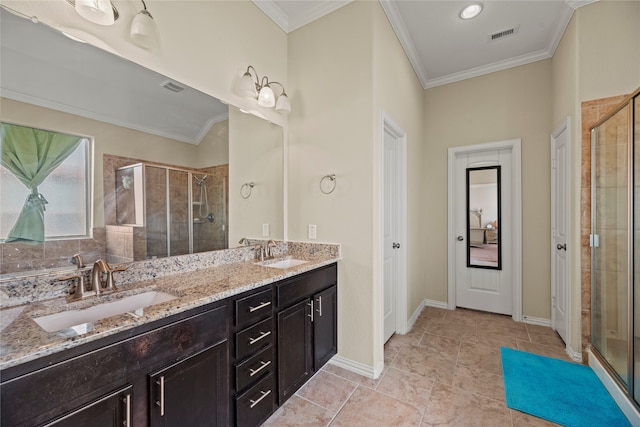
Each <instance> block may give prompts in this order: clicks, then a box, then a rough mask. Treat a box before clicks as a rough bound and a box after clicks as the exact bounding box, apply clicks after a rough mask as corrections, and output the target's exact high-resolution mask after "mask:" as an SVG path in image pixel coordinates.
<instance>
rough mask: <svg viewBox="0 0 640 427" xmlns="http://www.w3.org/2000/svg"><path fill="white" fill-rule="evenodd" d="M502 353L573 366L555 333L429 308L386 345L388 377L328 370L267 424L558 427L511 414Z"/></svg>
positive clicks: (477, 314) (506, 318) (475, 314)
mask: <svg viewBox="0 0 640 427" xmlns="http://www.w3.org/2000/svg"><path fill="white" fill-rule="evenodd" d="M501 346H505V347H509V348H516V349H519V350H522V351H529V352H531V353H536V354H541V355H544V356H550V357H556V358H560V359H564V360H570V359H569V356H568V355H567V354H566V352H565V346H564V343H563V342H562V340H560V339H559V337H558V335H557V334H556V333H555V332H554V331H553V330H552V329H551V328H548V327H544V326H540V325H529V324H524V323H517V322H514V321H513V320H512V319H511V318H510V317H509V316H503V315H496V314H490V313H482V312H478V311H474V310H466V309H457V310H455V311H448V310H443V309H437V308H433V307H426V308H425V309H424V310H423V311H422V313H421V314H420V315H419V316H418V319H417V320H416V322H415V324H414V327H413V329H412V330H411V331H410V332H409V333H408V334H406V335H394V336H393V337H392V338H391V339H390V340H389V341H388V342H387V344H385V347H384V357H385V368H384V370H383V372H382V375H381V376H380V378H378V379H376V380H373V379H371V378H367V377H365V376H362V375H359V374H356V373H354V372H351V371H348V370H346V369H343V368H340V367H338V366H336V365H332V364H327V365H325V366H324V367H323V368H322V370H321V371H320V372H319V373H317V374H316V375H314V377H313V378H312V379H311V380H310V381H309V382H308V383H307V384H306V385H305V386H304V387H302V388H301V389H300V390H298V392H297V393H296V395H294V396H292V397H291V399H289V400H288V401H287V402H286V403H285V405H284V406H283V407H282V408H281V409H279V410H278V411H277V412H276V413H275V414H274V415H273V416H272V417H271V418H269V420H267V422H266V423H265V425H266V426H269V427H272V426H278V427H280V426H285V427H286V426H305V425H307V426H313V427H327V426H331V427H333V426H349V427H352V426H353V427H359V426H367V427H369V426H374V427H387V426H405V425H406V426H414V427H417V426H422V427H432V426H439V427H443V426H452V427H467V426H470V427H473V426H482V427H485V426H491V427H502V426H505V427H553V426H555V424H553V423H550V422H548V421H545V420H542V419H540V418H536V417H534V416H531V415H528V414H524V413H521V412H519V411H515V410H511V409H508V408H507V407H506V404H505V398H504V382H503V380H502V363H501V361H500V347H501ZM327 423H328V424H327Z"/></svg>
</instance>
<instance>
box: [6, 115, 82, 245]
mask: <svg viewBox="0 0 640 427" xmlns="http://www.w3.org/2000/svg"><path fill="white" fill-rule="evenodd" d="M0 126H2V138H1V139H2V141H1V142H2V159H1V160H2V161H1V162H0V163H1V165H0V200H1V201H2V203H1V208H0V240H6V241H23V242H40V241H43V240H45V239H46V240H55V239H59V238H68V237H86V236H89V235H90V230H89V224H90V216H89V203H88V201H89V200H91V197H90V191H91V189H90V185H89V183H90V182H91V180H90V176H91V169H90V165H91V162H90V161H89V159H90V150H91V140H90V139H89V138H86V137H83V136H78V135H69V134H63V133H59V132H53V131H47V130H42V129H36V128H31V127H25V126H18V125H13V124H9V123H1V124H0ZM36 208H37V209H36ZM34 218H35V219H38V218H39V220H38V221H35V220H34ZM42 227H43V228H44V230H38V228H42Z"/></svg>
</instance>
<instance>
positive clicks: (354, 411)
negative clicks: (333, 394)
mask: <svg viewBox="0 0 640 427" xmlns="http://www.w3.org/2000/svg"><path fill="white" fill-rule="evenodd" d="M421 417H422V413H421V412H420V411H419V410H418V409H416V408H415V407H414V406H412V405H410V404H408V403H405V402H401V401H399V400H397V399H394V398H393V397H389V396H387V395H384V394H382V393H379V392H377V391H375V390H371V389H369V388H366V387H358V389H357V390H356V391H355V392H354V393H353V396H352V397H351V398H350V399H349V401H348V402H347V403H346V404H345V405H344V407H343V408H342V409H341V410H340V412H339V413H338V415H336V417H335V419H334V420H333V422H332V423H331V426H332V427H339V426H345V427H354V426H394V427H395V426H406V427H416V426H419V425H420V419H421Z"/></svg>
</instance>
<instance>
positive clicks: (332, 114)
mask: <svg viewBox="0 0 640 427" xmlns="http://www.w3.org/2000/svg"><path fill="white" fill-rule="evenodd" d="M373 5H375V4H374V3H369V2H354V3H351V4H349V5H347V6H345V7H343V8H341V9H339V10H338V11H336V12H334V13H332V14H330V15H327V16H325V17H323V18H321V19H319V20H317V21H314V22H312V23H311V24H309V25H306V26H304V27H302V28H300V29H298V30H296V31H294V32H292V33H291V34H289V72H288V75H289V87H288V91H289V93H290V94H291V95H292V105H295V108H293V110H292V112H291V113H290V115H289V158H288V165H289V180H288V189H289V204H288V208H289V211H288V216H289V238H290V239H291V240H303V241H306V240H308V239H307V225H308V224H316V225H317V235H318V239H317V241H320V242H339V243H340V244H341V245H342V256H343V261H342V262H341V263H340V265H339V268H338V274H339V278H338V280H339V283H340V286H339V287H338V310H339V313H338V319H339V326H338V327H339V332H338V351H339V354H340V356H342V357H345V358H347V359H350V360H353V361H357V362H359V363H361V364H363V365H364V366H368V367H372V366H373V365H374V356H373V353H374V341H373V330H374V327H373V325H374V323H375V322H376V321H377V320H378V316H379V313H377V312H376V311H375V307H374V304H376V302H375V300H374V289H373V281H374V278H373V276H374V272H373V270H374V266H373V246H374V240H373V238H372V231H373V230H374V224H373V217H372V210H373V206H374V171H373V169H374V158H373V145H374V135H373V132H374V129H373V127H374V125H373V112H372V109H373V103H372V88H373V76H372V74H373V70H372V55H373V51H372V31H373V21H372V18H373ZM329 173H335V174H336V189H335V191H334V192H333V193H331V194H330V195H326V194H323V193H322V192H320V188H319V184H320V179H321V178H322V177H323V176H324V175H326V174H329Z"/></svg>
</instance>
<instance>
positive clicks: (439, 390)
mask: <svg viewBox="0 0 640 427" xmlns="http://www.w3.org/2000/svg"><path fill="white" fill-rule="evenodd" d="M432 426H439V427H440V426H452V427H453V426H456V427H458V426H464V427H467V426H468V427H476V426H477V427H487V426H491V427H511V413H510V412H509V409H507V407H506V406H505V404H504V402H501V401H498V400H494V399H490V398H488V397H484V396H480V395H477V394H474V393H468V392H461V391H456V390H455V389H453V388H452V387H450V386H447V385H444V384H437V383H436V384H435V385H434V386H433V390H431V397H430V398H429V403H428V404H427V409H426V411H425V413H424V417H423V418H422V427H432Z"/></svg>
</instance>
